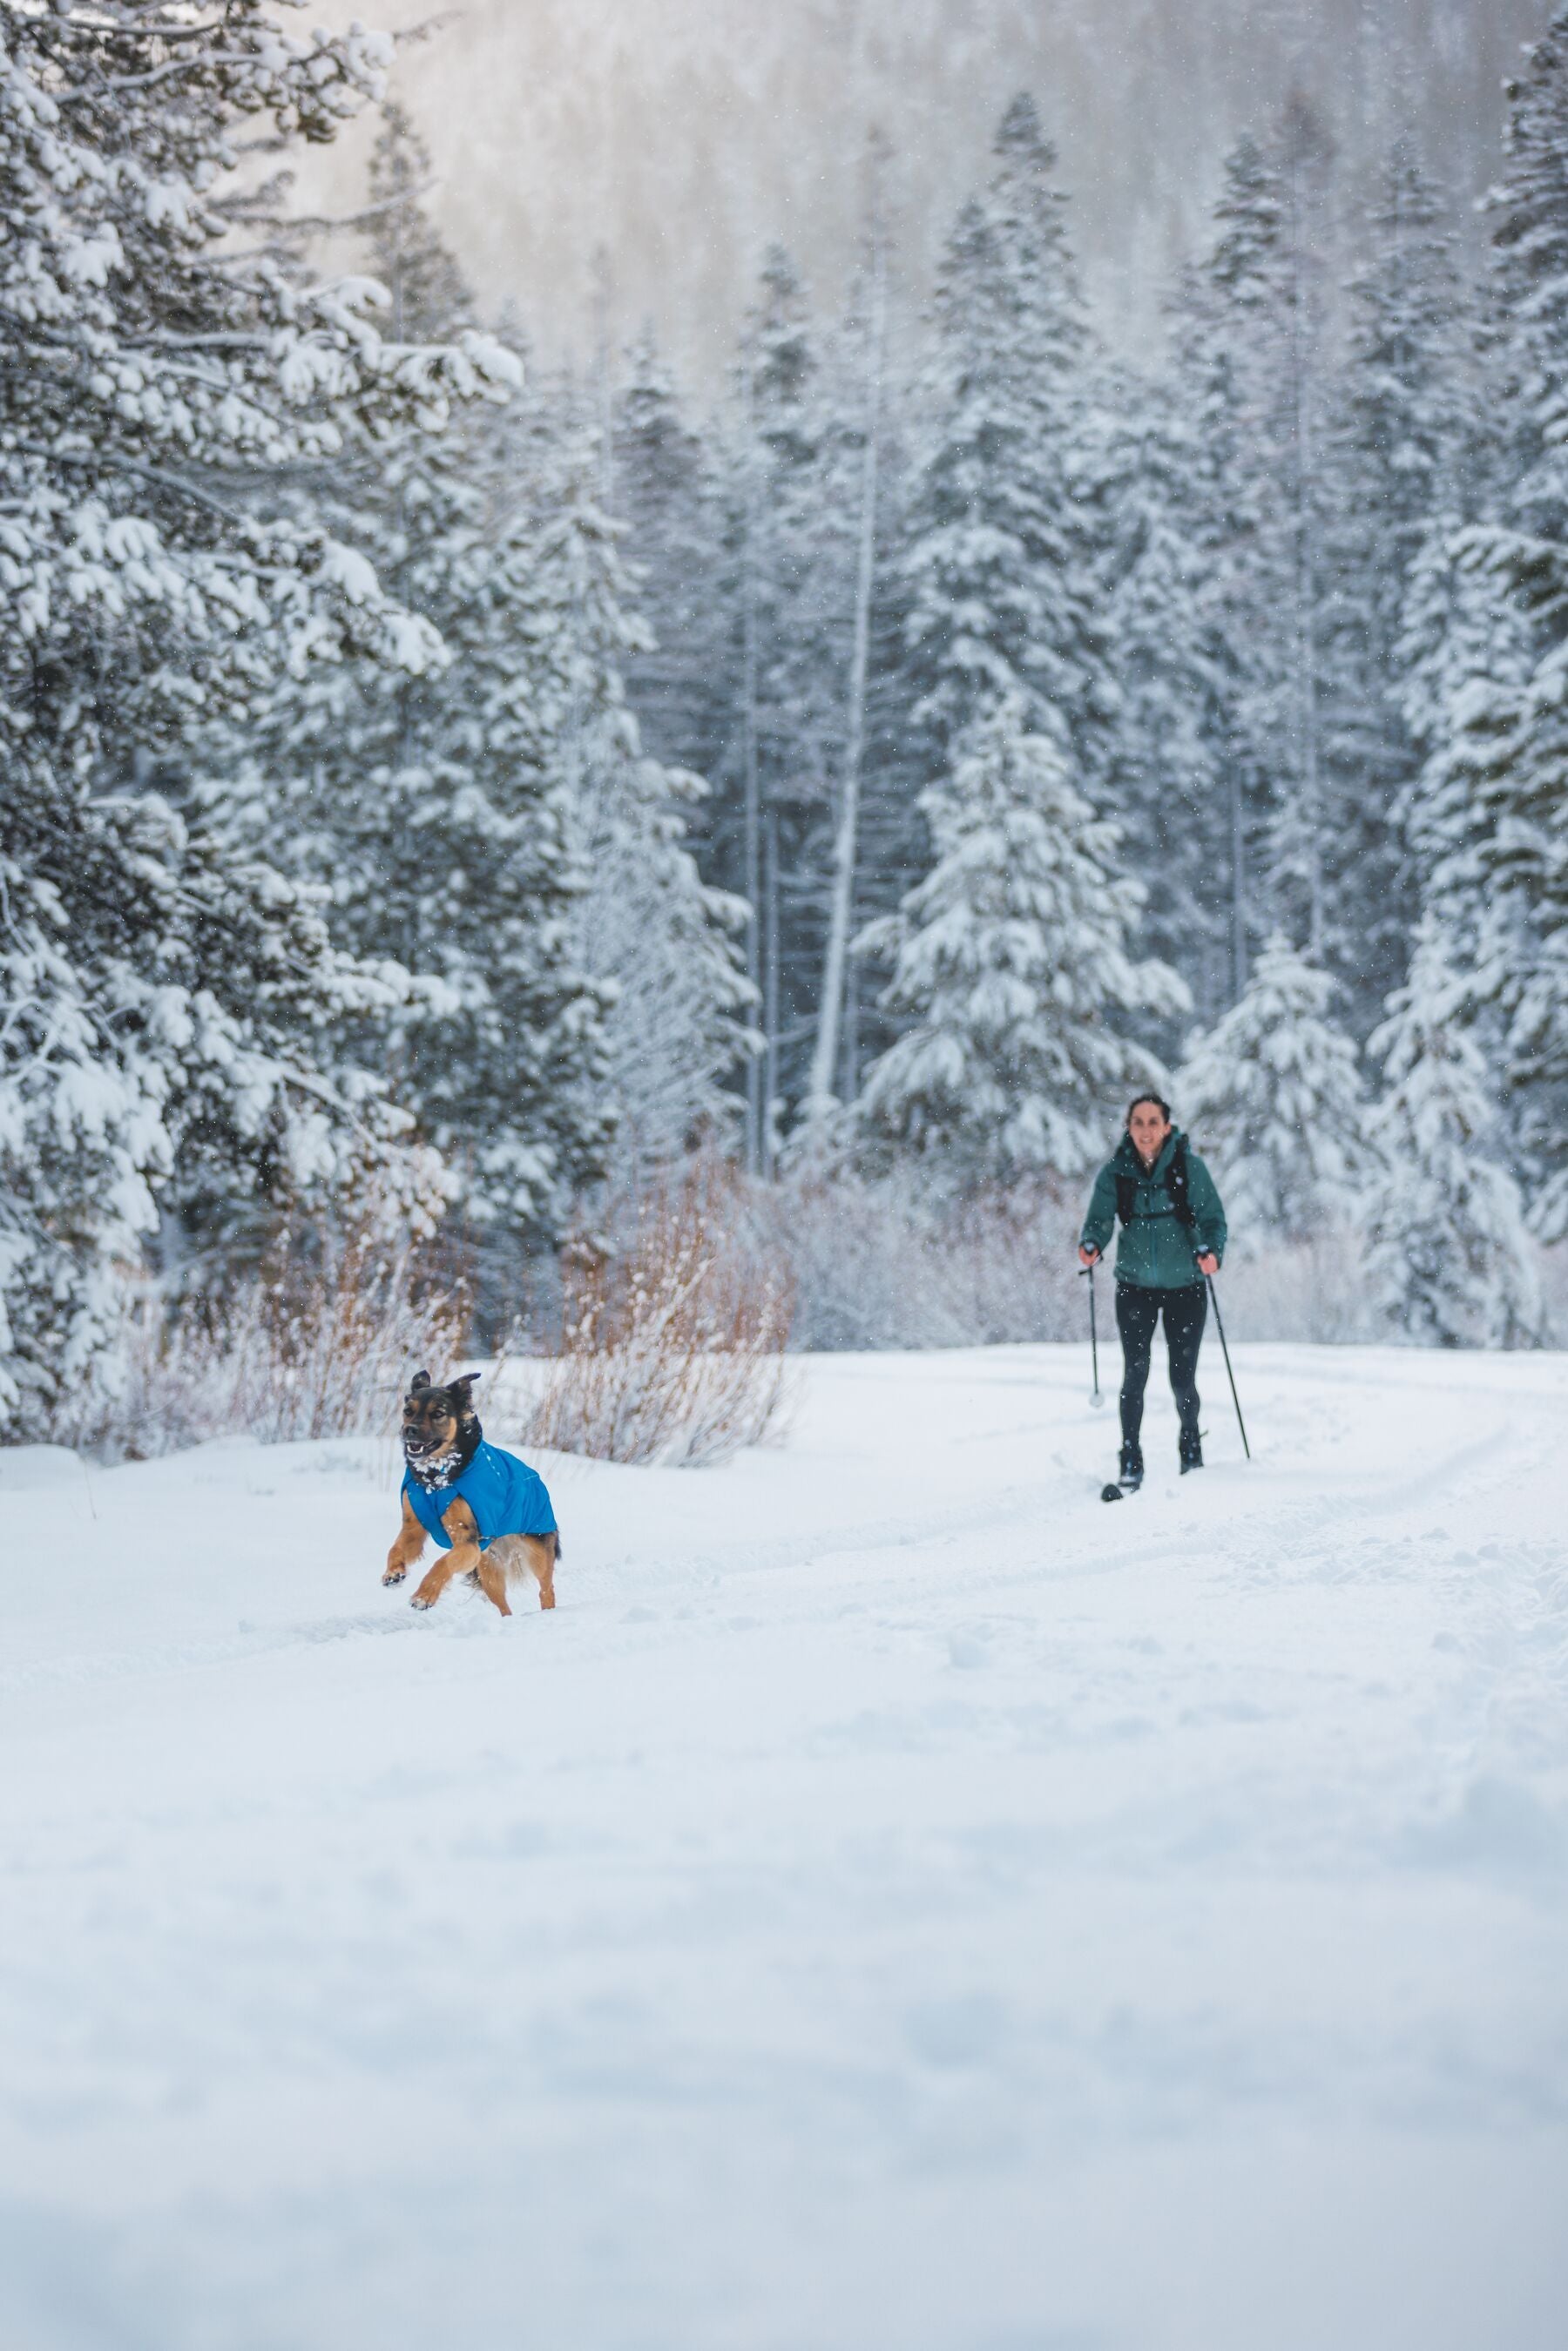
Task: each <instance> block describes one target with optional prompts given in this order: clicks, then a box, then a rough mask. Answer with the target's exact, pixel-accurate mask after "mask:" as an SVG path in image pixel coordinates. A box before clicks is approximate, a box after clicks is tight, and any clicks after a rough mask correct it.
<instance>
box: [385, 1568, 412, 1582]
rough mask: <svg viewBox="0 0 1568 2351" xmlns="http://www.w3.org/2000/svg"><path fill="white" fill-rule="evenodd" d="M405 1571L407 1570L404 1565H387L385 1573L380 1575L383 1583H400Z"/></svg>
mask: <svg viewBox="0 0 1568 2351" xmlns="http://www.w3.org/2000/svg"><path fill="white" fill-rule="evenodd" d="M407 1573H408V1570H407V1568H406V1567H389V1568H388V1570H387V1572H386V1573H385V1574H384V1575H383V1576H382V1583H402V1580H403V1578H404V1576H405V1575H406V1574H407Z"/></svg>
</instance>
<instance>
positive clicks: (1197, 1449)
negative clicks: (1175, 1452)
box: [1180, 1428, 1203, 1478]
mask: <svg viewBox="0 0 1568 2351" xmlns="http://www.w3.org/2000/svg"><path fill="white" fill-rule="evenodd" d="M1180 1449H1181V1474H1182V1476H1183V1477H1184V1478H1185V1477H1186V1473H1187V1471H1188V1470H1189V1469H1201V1468H1202V1467H1203V1434H1202V1431H1201V1430H1199V1429H1196V1428H1195V1429H1193V1430H1192V1431H1191V1433H1190V1435H1189V1433H1188V1432H1187V1430H1186V1429H1185V1428H1184V1429H1183V1430H1182V1433H1181V1448H1180Z"/></svg>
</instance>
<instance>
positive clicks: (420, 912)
mask: <svg viewBox="0 0 1568 2351" xmlns="http://www.w3.org/2000/svg"><path fill="white" fill-rule="evenodd" d="M377 169H378V175H379V176H378V184H379V185H380V186H381V187H382V188H383V189H385V188H387V187H389V186H390V187H391V188H392V190H393V191H394V193H395V195H396V201H395V203H391V204H389V203H388V202H387V201H386V200H385V198H384V197H383V198H382V199H381V200H379V201H378V203H377V204H375V205H374V206H373V207H372V209H371V214H370V215H369V221H370V235H371V254H372V258H373V259H374V261H375V263H376V265H377V266H378V269H379V270H380V271H381V272H382V276H383V278H384V280H385V281H387V282H388V293H389V297H390V301H391V306H392V309H393V311H394V313H396V314H397V315H400V316H402V318H403V319H404V321H405V323H406V324H407V325H408V326H409V327H411V328H412V329H413V330H414V331H416V332H418V333H421V334H432V333H440V332H442V331H444V330H445V329H448V328H449V327H451V326H453V325H454V324H455V322H456V320H458V319H461V318H462V317H463V316H465V315H466V313H467V310H468V308H469V305H468V302H467V298H466V297H465V295H464V294H463V293H462V292H461V290H460V282H459V280H458V278H457V277H456V274H455V270H454V268H453V266H451V264H450V261H449V259H447V258H446V257H445V256H444V255H443V253H442V251H441V248H440V246H439V244H438V241H437V240H436V239H435V237H434V231H433V230H432V229H431V228H430V225H429V224H428V222H427V221H426V220H424V218H423V215H422V214H421V211H420V207H419V204H418V202H417V199H416V196H415V195H414V193H413V190H414V189H415V188H417V187H418V186H419V185H421V184H422V183H423V177H424V172H423V159H422V156H421V154H420V152H419V151H418V150H417V148H413V147H412V141H411V135H410V134H409V133H408V131H407V130H406V128H405V127H404V126H402V125H400V124H399V123H398V122H397V121H395V120H394V121H393V122H392V125H391V128H390V131H389V134H388V138H387V140H385V141H383V142H382V147H381V149H380V150H379V151H378V158H377ZM402 273H406V276H404V275H403V274H402ZM448 304H450V305H451V306H452V309H453V313H454V316H453V317H452V318H450V319H449V318H446V317H444V315H442V313H443V309H444V306H446V305H448ZM512 373H513V387H512V397H511V400H510V402H509V403H508V404H507V407H506V408H505V409H504V410H502V411H499V412H498V411H497V409H496V408H491V409H489V410H487V411H484V412H481V413H479V414H478V415H477V416H475V417H471V418H469V419H467V420H465V422H464V423H461V424H460V425H459V426H457V427H456V428H455V429H454V430H453V431H451V432H449V433H447V434H444V435H441V436H439V437H433V436H431V435H429V434H419V433H412V432H408V433H402V434H397V435H395V436H393V437H392V439H390V440H387V441H384V442H382V443H381V444H376V445H374V446H371V445H365V444H361V445H360V446H358V447H357V448H355V449H354V450H353V451H351V452H350V460H351V462H350V463H348V464H346V465H342V466H341V467H340V468H339V469H338V471H337V473H336V474H335V475H334V478H333V479H332V480H331V481H330V482H327V481H323V482H321V483H320V484H319V486H318V487H317V489H316V493H315V495H316V497H317V499H318V500H319V501H332V502H336V503H337V504H338V505H339V506H340V508H341V510H342V511H343V512H344V514H345V516H346V517H352V520H353V523H354V526H355V528H356V529H357V531H358V532H359V534H360V537H361V541H362V543H364V544H365V545H366V546H368V547H369V548H370V549H371V552H372V554H373V557H374V560H375V564H376V568H377V571H378V573H379V574H380V576H381V577H382V578H383V579H384V580H387V581H389V582H390V583H392V584H393V585H394V586H395V588H396V591H397V593H398V595H399V598H400V599H401V601H402V603H403V604H404V605H405V606H406V607H407V608H408V609H409V610H410V611H413V612H414V613H416V614H417V615H418V616H419V618H420V621H421V622H422V624H423V627H424V628H425V630H426V632H427V634H428V636H429V638H430V640H431V642H432V643H433V645H434V647H435V648H436V650H435V652H434V653H433V655H432V656H431V657H430V658H429V659H428V660H426V661H425V663H424V664H423V666H422V668H421V669H420V670H419V672H418V673H417V674H404V675H403V676H402V677H401V678H400V679H398V680H397V681H395V682H391V681H389V679H388V677H387V675H386V674H385V672H384V670H383V669H382V667H380V666H379V665H377V664H369V663H359V664H350V665H346V666H345V667H343V668H342V669H341V670H340V671H339V672H338V673H337V674H334V675H331V676H327V677H322V678H319V679H317V680H313V681H298V680H296V679H292V678H290V679H286V680H285V681H284V682H283V683H282V684H281V685H280V686H279V687H278V688H277V690H275V691H274V692H273V693H271V694H270V695H268V696H267V699H266V701H265V703H264V705H263V706H262V707H261V708H260V709H259V710H258V712H257V713H256V716H255V718H254V719H253V721H252V722H251V723H250V724H249V726H247V727H246V729H245V731H244V734H243V737H241V738H240V739H239V742H238V744H237V756H235V754H236V746H235V742H234V739H233V738H232V737H231V738H230V739H229V741H228V742H226V743H219V744H216V745H214V755H213V768H212V780H211V781H210V783H209V786H208V792H209V797H210V798H211V799H212V801H213V802H214V806H216V807H218V808H221V809H222V810H223V811H224V812H225V821H226V822H227V824H228V825H229V826H230V827H231V829H233V830H234V831H236V832H238V833H239V834H241V836H242V837H244V838H246V839H249V840H253V841H254V840H256V839H257V838H261V837H265V838H268V839H274V840H277V841H280V842H281V843H285V844H287V851H286V853H287V856H288V858H289V860H290V862H291V864H292V866H293V869H294V870H295V871H296V872H298V874H299V876H300V877H301V878H303V879H306V880H308V881H312V882H314V883H317V884H319V886H320V887H322V888H324V889H326V890H327V891H328V892H329V894H330V903H331V907H332V921H333V925H334V930H335V933H336V935H338V936H339V937H340V938H341V939H342V940H343V941H344V942H345V943H346V944H348V945H349V946H350V947H351V948H352V950H353V952H354V953H355V955H356V956H359V957H361V959H363V960H365V961H367V962H368V963H370V964H371V966H373V967H381V968H385V967H399V966H401V967H405V968H406V970H407V971H408V972H409V973H410V974H411V975H412V987H411V989H410V991H409V993H408V995H407V997H406V998H405V1000H404V1002H403V1004H402V1007H401V1008H399V1010H398V1011H397V1012H396V1013H395V1014H394V1015H393V1016H392V1019H391V1020H390V1021H387V1020H378V1021H377V1022H375V1023H374V1024H373V1026H371V1027H369V1028H362V1027H361V1028H350V1029H349V1031H348V1032H347V1033H346V1035H345V1037H344V1039H343V1041H342V1050H344V1051H345V1052H347V1053H348V1054H349V1055H350V1057H353V1056H364V1055H372V1056H374V1058H375V1059H376V1060H377V1061H379V1062H380V1063H381V1064H382V1066H386V1067H389V1068H390V1069H391V1070H392V1071H393V1073H394V1076H395V1082H396V1088H397V1092H398V1095H399V1098H400V1100H401V1101H402V1102H403V1103H404V1104H405V1105H406V1106H407V1107H408V1108H409V1109H410V1110H411V1111H412V1112H413V1113H414V1114H415V1115H416V1117H417V1119H418V1121H419V1123H420V1127H421V1129H422V1131H423V1134H425V1135H426V1136H428V1138H429V1139H430V1141H431V1142H432V1143H433V1144H434V1145H435V1146H436V1148H437V1149H438V1150H439V1151H440V1152H441V1154H442V1155H443V1156H444V1159H445V1160H446V1161H447V1163H448V1165H449V1166H450V1168H451V1169H452V1171H453V1178H454V1182H455V1188H456V1193H457V1196H458V1197H459V1199H460V1201H461V1205H462V1209H463V1213H464V1216H465V1219H466V1220H467V1221H468V1223H469V1224H470V1226H471V1227H474V1228H483V1229H486V1230H487V1231H489V1232H491V1233H494V1234H496V1235H503V1234H511V1235H528V1234H531V1233H534V1232H537V1231H540V1230H542V1231H547V1232H548V1231H550V1230H553V1229H555V1228H559V1225H560V1223H561V1222H562V1220H563V1219H564V1217H565V1216H566V1214H567V1211H568V1208H569V1207H570V1201H571V1199H572V1197H573V1196H574V1194H575V1193H576V1192H577V1191H578V1189H579V1188H580V1186H582V1185H583V1184H584V1183H586V1182H588V1181H590V1180H591V1179H592V1178H593V1177H594V1176H596V1175H598V1174H599V1173H600V1172H601V1169H602V1167H603V1165H604V1154H605V1150H606V1147H607V1144H608V1138H609V1133H610V1122H609V1116H608V1107H607V1103H606V1101H605V1098H604V1093H603V1082H602V1081H603V1077H604V1068H605V1064H604V1058H603V1044H602V1037H601V1021H602V1016H603V1011H604V1008H605V1004H606V1001H607V992H606V991H605V990H603V989H601V988H600V987H596V986H595V985H594V984H593V982H592V981H591V979H590V978H589V977H587V976H586V975H585V973H584V972H583V971H582V970H581V968H580V967H579V966H577V965H576V964H575V963H574V961H573V958H572V953H571V949H572V945H573V939H574V932H573V922H572V917H573V912H574V909H575V906H576V904H577V901H578V899H579V897H580V893H581V890H582V887H583V874H582V871H581V867H580V859H579V848H578V842H577V841H576V838H575V836H574V831H573V811H572V805H571V787H572V773H571V766H570V763H571V761H572V759H573V758H575V756H576V754H575V749H574V744H575V739H576V737H577V734H578V732H579V731H580V729H582V728H583V727H585V726H589V725H591V723H592V721H593V719H594V718H595V717H596V716H597V715H598V706H599V705H600V704H601V702H605V701H611V700H614V699H615V698H616V697H617V696H618V692H619V688H618V684H613V683H612V680H611V679H610V677H609V675H608V674H607V673H606V672H605V671H604V669H603V668H602V665H601V664H598V663H597V662H596V661H595V659H594V658H593V657H592V656H591V655H588V656H585V653H584V640H585V639H587V640H592V639H593V638H594V636H595V632H599V631H601V630H603V629H606V628H610V629H613V628H614V627H615V626H616V625H618V623H616V622H614V621H613V619H612V618H610V617H609V616H607V615H606V613H605V612H604V611H603V610H602V609H601V607H599V606H597V605H592V604H590V603H586V602H582V601H580V596H581V592H582V584H583V583H582V578H581V575H580V567H578V566H577V565H576V564H575V563H574V560H573V550H574V546H575V535H576V534H577V533H578V532H579V531H580V530H597V531H600V532H602V531H604V530H605V529H606V528H607V526H606V525H605V524H604V523H603V520H602V517H595V516H591V515H585V514H584V513H583V512H582V510H580V509H579V508H577V507H573V508H571V509H570V510H567V511H563V510H561V508H560V507H559V502H558V501H557V499H556V497H555V496H554V487H555V485H554V482H553V479H552V475H551V467H552V465H553V464H554V451H553V446H552V442H551V427H550V424H549V420H548V419H547V417H546V415H545V413H544V411H543V409H542V407H541V404H540V402H538V400H537V399H536V398H533V397H531V396H523V395H520V394H519V393H518V392H517V390H516V382H517V376H518V371H517V369H516V366H515V364H514V368H513V371H512ZM225 755H226V756H225ZM231 760H232V764H231V763H230V762H231Z"/></svg>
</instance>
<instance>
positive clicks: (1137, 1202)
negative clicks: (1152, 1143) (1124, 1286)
mask: <svg viewBox="0 0 1568 2351" xmlns="http://www.w3.org/2000/svg"><path fill="white" fill-rule="evenodd" d="M1180 1140H1181V1136H1180V1134H1179V1133H1178V1131H1177V1130H1176V1128H1175V1127H1174V1126H1173V1127H1172V1129H1171V1131H1170V1133H1169V1134H1167V1135H1166V1139H1165V1142H1164V1144H1162V1145H1161V1148H1160V1155H1159V1157H1158V1158H1157V1159H1156V1160H1155V1164H1154V1165H1153V1167H1152V1168H1148V1169H1145V1165H1144V1163H1143V1161H1142V1160H1141V1159H1140V1158H1139V1156H1138V1153H1137V1147H1136V1145H1135V1144H1134V1141H1133V1138H1132V1136H1131V1135H1130V1134H1124V1136H1123V1137H1122V1140H1121V1143H1120V1144H1119V1145H1118V1147H1117V1151H1116V1155H1115V1157H1114V1158H1113V1159H1110V1160H1107V1162H1106V1164H1105V1165H1104V1166H1103V1167H1102V1169H1101V1170H1100V1173H1099V1175H1097V1176H1096V1177H1095V1178H1094V1192H1093V1196H1092V1198H1091V1200H1090V1203H1089V1214H1088V1215H1087V1216H1086V1217H1084V1219H1083V1246H1084V1248H1085V1249H1099V1250H1100V1252H1101V1254H1102V1255H1103V1254H1104V1251H1105V1249H1106V1248H1107V1247H1108V1246H1109V1243H1110V1239H1111V1235H1112V1233H1113V1231H1114V1229H1115V1225H1116V1178H1117V1176H1118V1175H1131V1176H1132V1177H1133V1178H1134V1194H1133V1221H1132V1223H1131V1224H1127V1225H1124V1226H1123V1228H1122V1238H1121V1239H1120V1240H1119V1241H1118V1242H1117V1244H1116V1279H1117V1280H1118V1281H1131V1282H1134V1283H1136V1285H1137V1287H1138V1288H1139V1289H1140V1290H1184V1289H1186V1286H1187V1285H1188V1284H1189V1283H1190V1282H1195V1281H1201V1280H1203V1276H1202V1274H1201V1273H1199V1271H1198V1270H1197V1259H1199V1258H1200V1257H1205V1256H1207V1254H1208V1252H1209V1251H1210V1250H1212V1251H1213V1253H1214V1255H1215V1256H1216V1257H1217V1258H1223V1257H1224V1255H1225V1210H1224V1209H1223V1208H1222V1207H1220V1205H1219V1195H1218V1192H1217V1191H1216V1190H1215V1188H1214V1178H1213V1176H1212V1175H1210V1174H1209V1172H1208V1170H1207V1167H1206V1166H1205V1165H1204V1164H1203V1162H1202V1160H1201V1159H1200V1158H1199V1157H1198V1155H1197V1152H1196V1151H1194V1150H1193V1149H1192V1148H1191V1146H1190V1145H1189V1146H1188V1149H1187V1155H1186V1169H1187V1201H1188V1205H1189V1206H1190V1207H1191V1209H1192V1214H1193V1221H1192V1224H1191V1225H1190V1227H1188V1226H1184V1225H1181V1224H1178V1222H1177V1221H1176V1204H1175V1202H1174V1201H1173V1200H1172V1198H1171V1196H1170V1194H1169V1192H1168V1191H1167V1190H1166V1168H1167V1167H1168V1166H1169V1165H1170V1164H1171V1161H1172V1159H1173V1158H1174V1157H1175V1156H1176V1144H1178V1143H1179V1142H1180Z"/></svg>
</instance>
